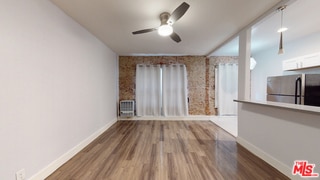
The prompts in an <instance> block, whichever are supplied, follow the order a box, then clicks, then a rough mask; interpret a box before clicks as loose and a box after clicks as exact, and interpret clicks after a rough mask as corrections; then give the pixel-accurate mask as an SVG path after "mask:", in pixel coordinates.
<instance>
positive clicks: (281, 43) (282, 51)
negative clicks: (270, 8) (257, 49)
mask: <svg viewBox="0 0 320 180" xmlns="http://www.w3.org/2000/svg"><path fill="white" fill-rule="evenodd" d="M286 7H287V6H286V5H284V6H280V7H279V8H278V9H277V10H278V11H281V26H280V29H279V30H278V32H280V43H279V51H278V54H283V53H284V49H283V32H284V31H286V30H288V28H286V27H284V26H283V10H284V9H285V8H286Z"/></svg>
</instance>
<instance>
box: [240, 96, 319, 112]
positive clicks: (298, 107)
mask: <svg viewBox="0 0 320 180" xmlns="http://www.w3.org/2000/svg"><path fill="white" fill-rule="evenodd" d="M234 101H235V102H238V103H248V104H256V105H262V106H269V107H276V108H284V109H289V110H298V111H304V112H311V113H317V114H320V107H316V106H307V105H297V104H289V103H281V102H272V101H252V100H240V99H235V100H234Z"/></svg>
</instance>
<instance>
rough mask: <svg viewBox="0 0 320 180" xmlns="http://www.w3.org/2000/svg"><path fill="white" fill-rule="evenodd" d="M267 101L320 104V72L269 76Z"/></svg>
mask: <svg viewBox="0 0 320 180" xmlns="http://www.w3.org/2000/svg"><path fill="white" fill-rule="evenodd" d="M267 101H275V102H284V103H292V104H302V105H310V106H320V74H296V75H286V76H272V77H268V78H267Z"/></svg>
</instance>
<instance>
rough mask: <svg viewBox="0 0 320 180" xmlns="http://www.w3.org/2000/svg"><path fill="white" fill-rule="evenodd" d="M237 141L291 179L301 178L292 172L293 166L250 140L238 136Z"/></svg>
mask: <svg viewBox="0 0 320 180" xmlns="http://www.w3.org/2000/svg"><path fill="white" fill-rule="evenodd" d="M237 142H238V143H239V144H240V145H242V146H243V147H245V148H246V149H248V150H249V151H250V152H251V153H253V154H255V155H256V156H258V157H259V158H261V159H262V160H264V161H265V162H267V163H268V164H270V165H271V166H273V167H274V168H276V169H277V170H278V171H280V172H281V173H283V174H284V175H286V176H288V177H289V178H290V179H300V176H299V177H297V176H293V175H292V174H291V168H290V167H288V166H287V165H285V164H284V163H282V162H280V161H278V160H277V159H276V158H274V157H272V156H271V155H269V154H267V153H266V152H264V151H262V150H261V149H260V148H258V147H256V146H254V145H253V144H251V143H250V142H248V141H246V140H245V139H243V138H241V137H239V136H238V137H237Z"/></svg>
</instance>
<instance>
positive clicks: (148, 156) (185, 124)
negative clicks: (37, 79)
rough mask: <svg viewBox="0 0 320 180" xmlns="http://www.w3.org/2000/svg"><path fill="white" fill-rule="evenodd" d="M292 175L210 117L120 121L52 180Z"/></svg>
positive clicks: (178, 179) (192, 179)
mask: <svg viewBox="0 0 320 180" xmlns="http://www.w3.org/2000/svg"><path fill="white" fill-rule="evenodd" d="M57 179H59V180H69V179H72V180H109V179H110V180H166V179H170V180H171V179H172V180H201V179H203V180H209V179H219V180H220V179H227V180H229V179H244V180H250V179H254V180H257V179H258V180H260V179H272V180H273V179H289V178H287V177H286V176H284V175H283V174H281V173H280V172H279V171H277V170H276V169H274V168H273V167H271V166H270V165H268V164H267V163H265V162H264V161H262V160H261V159H259V158H258V157H256V156H254V155H253V154H251V153H250V152H249V151H247V150H246V149H245V148H243V147H242V146H240V145H238V144H237V143H236V141H235V138H234V137H233V136H231V135H229V134H228V133H226V132H225V131H224V130H222V129H221V128H219V127H217V126H216V125H215V124H213V123H212V122H209V121H118V122H117V123H116V124H114V125H113V126H112V127H111V128H110V129H108V130H107V131H106V132H104V133H103V134H102V135H101V136H100V137H99V138H97V139H96V140H95V141H94V142H92V143H91V144H90V145H89V146H87V147H86V148H85V149H83V150H82V151H81V152H80V153H78V154H77V155H76V156H75V157H73V158H72V159H71V160H70V161H68V162H67V163H66V164H64V165H63V166H62V167H60V168H59V169H57V170H56V171H55V172H54V173H53V174H52V175H50V176H49V177H48V178H47V180H57Z"/></svg>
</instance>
